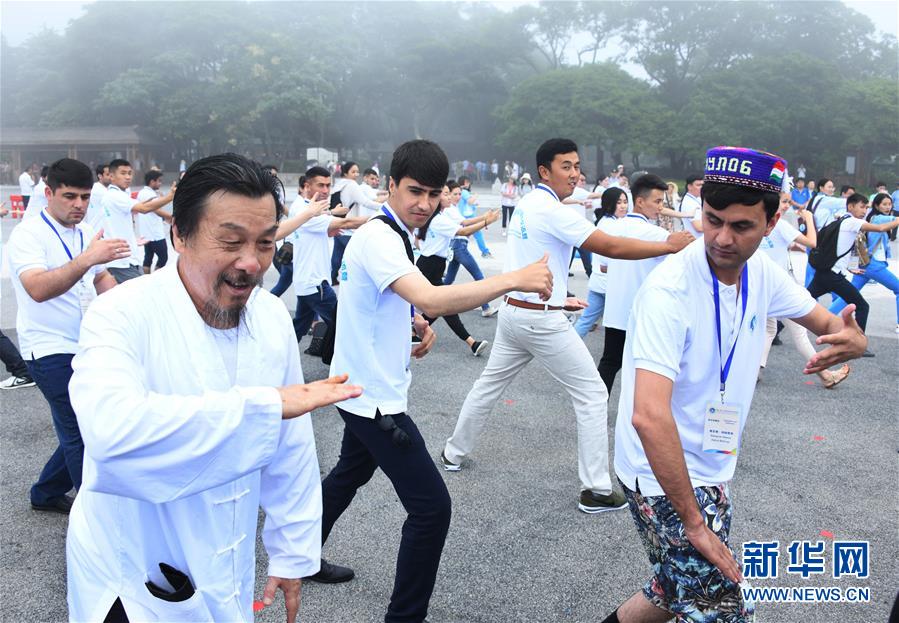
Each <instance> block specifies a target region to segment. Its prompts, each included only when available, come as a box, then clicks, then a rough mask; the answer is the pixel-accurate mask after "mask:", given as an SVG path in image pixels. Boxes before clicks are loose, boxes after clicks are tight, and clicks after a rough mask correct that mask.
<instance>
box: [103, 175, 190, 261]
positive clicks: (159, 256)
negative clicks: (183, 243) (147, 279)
mask: <svg viewBox="0 0 899 623" xmlns="http://www.w3.org/2000/svg"><path fill="white" fill-rule="evenodd" d="M160 188H162V171H160V170H159V169H152V170H150V171H147V172H146V174H144V187H143V188H141V189H140V191H139V192H138V193H137V200H138V201H139V202H141V203H146V202H148V201H152V200H154V199H156V198H158V197H159V189H160ZM91 196H93V192H91ZM171 220H172V215H171V213H170V212H167V211H165V210H162V209H159V210H155V211H153V212H146V213H143V214H138V215H137V230H138V232H139V233H140V236H141V238H143V239H144V241H145V242H144V274H145V275H149V274H150V269H151V268H152V267H153V259H154V257H155V258H156V268H157V269H160V268H162V267H163V266H165V265H166V262H168V259H169V245H168V242H167V241H166V226H165V223H166V221H169V222H171Z"/></svg>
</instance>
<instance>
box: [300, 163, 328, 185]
mask: <svg viewBox="0 0 899 623" xmlns="http://www.w3.org/2000/svg"><path fill="white" fill-rule="evenodd" d="M313 177H331V173H330V171H328V170H327V169H326V168H325V167H320V166H318V165H316V166H314V167H309V168H308V169H307V170H306V173H305V174H304V175H303V183H302V184H301V185H300V186H301V187H302V186H303V185H305V184H306V182H308V181H309V180H310V179H312V178H313Z"/></svg>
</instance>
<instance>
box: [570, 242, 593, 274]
mask: <svg viewBox="0 0 899 623" xmlns="http://www.w3.org/2000/svg"><path fill="white" fill-rule="evenodd" d="M575 253H580V254H581V264H583V265H584V272H585V273H587V276H588V277H589V276H590V275H592V274H593V253H591V252H590V251H587V250H585V249H583V248H577V249H572V250H571V259H570V260H568V270H571V265H572V264H574V254H575Z"/></svg>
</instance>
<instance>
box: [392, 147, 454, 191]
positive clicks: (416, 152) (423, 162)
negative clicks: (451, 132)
mask: <svg viewBox="0 0 899 623" xmlns="http://www.w3.org/2000/svg"><path fill="white" fill-rule="evenodd" d="M448 176H449V160H447V158H446V154H445V153H444V152H443V150H442V149H441V148H440V145H438V144H437V143H435V142H433V141H427V140H424V139H416V140H414V141H406V142H405V143H403V144H402V145H400V146H399V147H397V148H396V150H394V152H393V158H392V159H391V161H390V177H391V179H393V181H394V183H395V184H397V185H399V183H400V181H402V179H403V178H404V177H408V178H411V179H413V180H415V181H416V182H418V183H419V184H424V185H425V186H428V187H430V188H443V186H444V184H446V178H447V177H448Z"/></svg>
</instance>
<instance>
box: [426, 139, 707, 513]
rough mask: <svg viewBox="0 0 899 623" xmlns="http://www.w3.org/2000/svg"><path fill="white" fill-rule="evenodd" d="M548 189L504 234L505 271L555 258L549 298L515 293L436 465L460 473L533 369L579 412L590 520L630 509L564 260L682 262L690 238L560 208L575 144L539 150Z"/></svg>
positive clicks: (575, 171)
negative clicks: (576, 322) (580, 252)
mask: <svg viewBox="0 0 899 623" xmlns="http://www.w3.org/2000/svg"><path fill="white" fill-rule="evenodd" d="M537 172H538V173H539V175H540V179H541V180H542V182H541V183H540V184H538V185H537V187H536V188H534V190H533V191H532V192H530V193H528V194H527V195H526V196H525V197H524V198H523V199H522V200H521V201H519V203H518V207H516V208H515V213H514V214H513V215H512V220H511V222H510V223H509V230H508V248H507V255H506V270H507V271H508V270H515V269H517V268H520V267H522V266H526V265H527V264H529V263H530V262H533V261H534V260H535V259H537V258H539V257H540V256H542V255H543V254H544V253H547V252H548V253H549V267H550V270H552V273H553V292H552V297H551V298H550V299H549V301H541V300H539V299H538V298H537V297H535V296H533V295H531V294H527V293H525V292H510V293H509V296H507V297H506V298H505V304H504V305H502V307H501V308H500V312H499V322H498V323H497V328H496V338H495V339H494V347H493V350H492V351H491V353H490V360H489V361H488V362H487V367H486V368H485V369H484V372H483V373H482V374H481V377H480V378H479V379H478V380H477V381H476V382H475V384H474V387H472V389H471V391H470V392H469V394H468V397H466V398H465V403H464V404H463V405H462V410H461V412H460V413H459V419H458V421H457V422H456V428H455V430H454V431H453V434H452V437H450V438H449V439H448V440H447V442H446V448H445V449H444V451H443V455H442V456H441V457H440V460H441V461H442V464H443V468H444V469H445V470H447V471H458V470H459V469H461V467H462V459H463V458H464V457H466V456H467V455H468V454H470V453H471V451H472V450H473V449H474V446H475V443H476V441H477V438H478V437H479V436H480V434H481V431H482V430H483V428H484V424H485V423H486V419H487V416H488V415H490V412H491V411H492V410H493V406H494V405H495V404H496V401H497V400H499V397H500V395H502V392H503V390H505V388H506V387H507V386H508V385H509V383H511V382H512V380H513V379H514V378H515V376H516V375H517V374H518V373H519V372H520V371H521V370H522V369H523V368H524V366H526V365H527V364H528V363H529V362H530V361H531V360H532V359H534V358H536V359H537V360H538V361H539V362H540V363H541V364H542V365H543V367H544V368H546V370H548V371H549V374H550V375H551V376H552V377H553V378H555V379H557V380H559V381H560V382H561V383H562V384H563V385H564V386H565V389H566V390H567V391H568V393H569V395H570V396H571V399H572V402H573V404H574V412H575V416H576V418H577V430H578V475H579V477H580V481H581V486H580V494H579V498H578V509H579V510H581V511H583V512H585V513H601V512H603V511H610V510H616V509H620V508H624V506H625V504H626V503H625V500H624V497H623V496H622V495H621V494H620V493H618V492H617V491H613V490H612V480H611V476H610V475H609V439H608V433H607V430H606V411H607V403H608V400H609V395H608V393H607V392H606V388H605V386H603V384H602V380H601V379H600V377H599V372H597V371H596V367H595V364H594V363H593V358H592V357H591V356H590V352H589V351H588V350H587V347H586V346H585V345H584V342H583V340H582V339H581V338H580V337H579V336H578V334H577V333H576V332H575V330H574V327H572V326H571V323H569V322H568V319H567V318H566V317H565V314H564V313H563V310H569V311H575V310H579V309H583V308H584V307H586V303H584V302H583V301H580V300H578V299H575V298H573V297H568V295H567V288H568V260H569V258H570V257H571V249H572V248H573V247H579V248H582V249H585V250H586V251H588V252H592V253H598V254H600V255H604V256H606V257H617V258H626V259H642V258H645V257H655V256H657V255H664V254H666V253H673V252H677V251H679V250H680V249H682V248H683V247H684V246H686V245H687V244H688V243H689V242H690V241H691V240H692V236H690V235H689V234H686V233H683V232H680V233H677V234H671V235H670V236H669V237H668V239H667V241H665V242H645V241H643V240H635V239H632V238H618V237H615V236H609V235H608V234H606V233H605V232H603V231H601V230H599V229H597V228H595V227H594V226H593V224H592V223H590V221H588V220H587V219H585V218H584V217H583V215H582V214H576V213H575V211H574V210H572V209H571V208H570V207H569V206H566V205H563V204H562V201H563V200H564V199H565V198H566V197H568V196H569V195H570V194H571V193H572V191H573V190H574V187H575V184H576V183H577V180H578V175H579V174H580V158H579V157H578V153H577V145H576V144H575V143H574V141H571V140H568V139H564V138H554V139H550V140H548V141H546V142H545V143H543V145H541V146H540V148H539V149H538V150H537Z"/></svg>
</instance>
